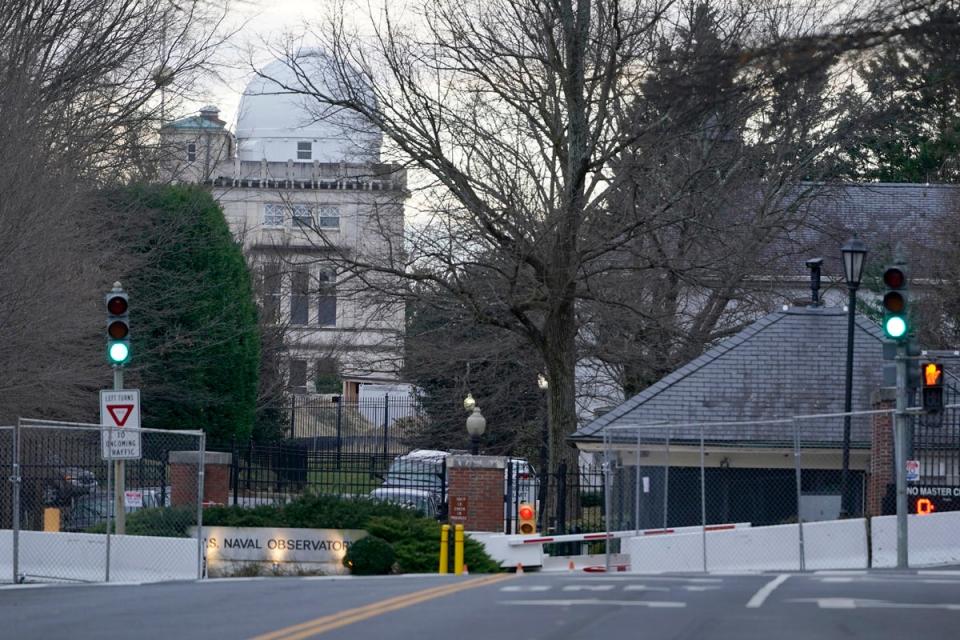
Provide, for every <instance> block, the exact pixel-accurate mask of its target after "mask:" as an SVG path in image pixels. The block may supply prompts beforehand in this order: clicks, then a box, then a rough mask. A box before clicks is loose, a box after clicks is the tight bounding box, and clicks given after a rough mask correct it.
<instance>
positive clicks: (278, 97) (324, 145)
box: [236, 51, 383, 163]
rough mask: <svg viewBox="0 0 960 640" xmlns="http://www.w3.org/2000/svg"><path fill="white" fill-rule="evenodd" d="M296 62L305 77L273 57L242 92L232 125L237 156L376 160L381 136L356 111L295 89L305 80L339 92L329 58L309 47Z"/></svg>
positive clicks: (279, 159)
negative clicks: (328, 102)
mask: <svg viewBox="0 0 960 640" xmlns="http://www.w3.org/2000/svg"><path fill="white" fill-rule="evenodd" d="M296 62H297V65H299V67H300V68H301V70H302V72H303V74H304V75H306V77H307V80H304V79H303V78H298V77H297V74H296V73H295V72H294V70H293V69H291V68H290V65H289V64H288V63H287V62H285V61H283V60H276V61H274V62H272V63H270V64H269V65H267V66H266V67H265V68H264V69H263V71H262V76H257V77H256V78H254V79H253V80H251V81H250V83H249V84H248V85H247V87H246V89H245V90H244V92H243V97H242V98H241V100H240V108H239V110H238V114H237V127H236V137H237V152H238V155H239V157H240V160H247V161H254V162H259V161H261V160H267V161H269V162H286V161H287V160H293V161H294V162H313V161H314V160H316V161H319V162H349V163H363V162H379V160H380V145H381V143H382V141H383V137H382V135H381V134H380V133H379V132H378V131H377V130H376V129H375V128H374V127H373V126H371V125H370V124H369V123H367V122H365V121H364V120H363V119H362V118H360V117H359V116H358V115H356V114H355V113H352V112H349V111H346V110H344V109H341V108H338V107H330V106H327V105H323V104H321V103H320V102H319V101H318V100H316V99H315V98H313V97H311V96H309V95H304V94H300V93H297V92H296V90H297V89H298V88H301V87H304V84H305V83H306V84H307V85H311V86H312V87H314V88H316V90H317V91H323V92H329V93H330V94H332V95H334V96H336V95H338V94H339V93H340V89H338V86H337V82H336V76H335V75H334V71H333V70H332V69H331V61H330V59H329V57H328V56H326V55H325V54H323V53H321V52H319V51H308V52H304V53H301V54H299V57H298V58H297V60H296ZM263 76H266V77H263ZM357 76H358V78H359V77H360V74H357ZM328 80H329V81H328ZM285 87H286V88H285ZM369 99H370V100H371V101H372V100H373V97H372V95H371V96H370V98H369Z"/></svg>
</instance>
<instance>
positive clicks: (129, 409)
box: [107, 404, 133, 427]
mask: <svg viewBox="0 0 960 640" xmlns="http://www.w3.org/2000/svg"><path fill="white" fill-rule="evenodd" d="M107 411H108V412H109V413H110V417H111V418H113V423H114V424H115V425H117V426H118V427H123V426H124V425H125V424H127V418H129V417H130V416H132V415H133V405H132V404H108V405H107Z"/></svg>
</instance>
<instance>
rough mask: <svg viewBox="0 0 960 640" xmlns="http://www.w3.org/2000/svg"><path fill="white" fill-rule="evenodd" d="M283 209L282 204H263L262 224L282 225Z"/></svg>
mask: <svg viewBox="0 0 960 640" xmlns="http://www.w3.org/2000/svg"><path fill="white" fill-rule="evenodd" d="M283 209H284V207H283V205H282V204H265V205H263V225H264V226H265V227H282V226H283Z"/></svg>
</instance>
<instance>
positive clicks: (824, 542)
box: [793, 518, 868, 571]
mask: <svg viewBox="0 0 960 640" xmlns="http://www.w3.org/2000/svg"><path fill="white" fill-rule="evenodd" d="M793 526H796V525H793ZM867 544H868V543H867V521H866V519H864V518H851V519H849V520H827V521H822V522H804V523H803V549H804V560H805V565H806V569H808V570H810V571H813V570H818V569H866V568H867V562H868V558H867Z"/></svg>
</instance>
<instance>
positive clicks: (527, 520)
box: [517, 502, 537, 536]
mask: <svg viewBox="0 0 960 640" xmlns="http://www.w3.org/2000/svg"><path fill="white" fill-rule="evenodd" d="M536 516H537V513H536V510H535V509H534V508H533V505H532V504H530V503H529V502H521V503H520V508H519V509H517V531H519V532H520V533H522V534H523V535H525V536H529V535H533V534H534V533H536V531H537V523H536Z"/></svg>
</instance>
